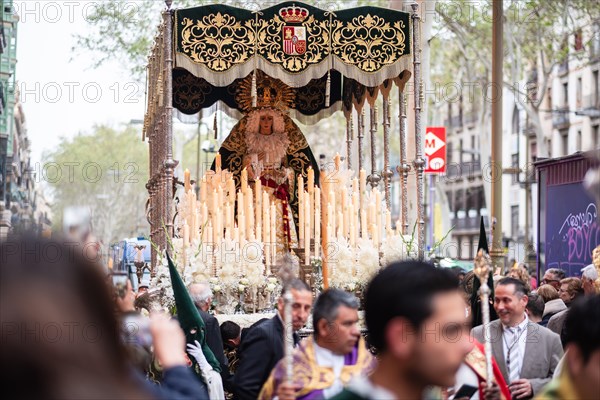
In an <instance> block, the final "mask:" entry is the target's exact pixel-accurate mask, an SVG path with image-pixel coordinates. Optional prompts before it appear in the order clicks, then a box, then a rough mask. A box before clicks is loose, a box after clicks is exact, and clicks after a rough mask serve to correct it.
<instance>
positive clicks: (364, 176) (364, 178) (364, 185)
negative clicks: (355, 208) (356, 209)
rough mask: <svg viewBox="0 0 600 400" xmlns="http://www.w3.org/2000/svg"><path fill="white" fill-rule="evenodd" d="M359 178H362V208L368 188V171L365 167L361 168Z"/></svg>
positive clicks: (360, 190)
mask: <svg viewBox="0 0 600 400" xmlns="http://www.w3.org/2000/svg"><path fill="white" fill-rule="evenodd" d="M359 180H360V182H359V183H360V187H359V192H360V208H361V209H362V208H363V207H364V203H365V201H364V195H365V190H366V188H367V171H365V170H364V169H361V170H360V172H359Z"/></svg>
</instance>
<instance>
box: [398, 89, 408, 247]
mask: <svg viewBox="0 0 600 400" xmlns="http://www.w3.org/2000/svg"><path fill="white" fill-rule="evenodd" d="M398 103H399V106H400V116H399V119H400V123H399V125H400V165H399V166H398V167H397V168H396V171H398V174H399V175H400V191H401V196H402V197H401V199H400V204H401V216H402V234H403V235H407V234H408V193H407V192H406V186H407V182H408V173H409V172H410V164H409V163H408V162H407V160H406V103H407V97H406V95H404V93H402V89H400V88H398Z"/></svg>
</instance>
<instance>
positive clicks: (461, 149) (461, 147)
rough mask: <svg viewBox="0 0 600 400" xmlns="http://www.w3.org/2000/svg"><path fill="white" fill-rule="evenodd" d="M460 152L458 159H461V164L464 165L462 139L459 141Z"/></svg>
mask: <svg viewBox="0 0 600 400" xmlns="http://www.w3.org/2000/svg"><path fill="white" fill-rule="evenodd" d="M458 151H459V154H458V159H459V161H460V163H461V164H462V163H463V140H462V139H460V140H459V141H458Z"/></svg>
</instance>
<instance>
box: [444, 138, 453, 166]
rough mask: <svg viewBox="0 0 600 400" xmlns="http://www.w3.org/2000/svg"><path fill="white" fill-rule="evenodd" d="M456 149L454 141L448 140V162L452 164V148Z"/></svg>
mask: <svg viewBox="0 0 600 400" xmlns="http://www.w3.org/2000/svg"><path fill="white" fill-rule="evenodd" d="M453 149H454V143H452V142H448V144H447V145H446V163H447V164H452V150H453Z"/></svg>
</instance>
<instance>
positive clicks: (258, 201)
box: [254, 178, 262, 242]
mask: <svg viewBox="0 0 600 400" xmlns="http://www.w3.org/2000/svg"><path fill="white" fill-rule="evenodd" d="M254 191H255V197H256V199H255V200H254V202H255V203H256V204H254V207H255V208H256V226H257V227H256V229H257V236H258V225H260V223H261V216H262V207H261V200H262V182H261V181H260V179H259V178H256V179H255V180H254ZM259 242H260V240H259Z"/></svg>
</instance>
